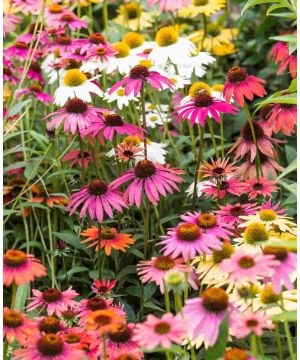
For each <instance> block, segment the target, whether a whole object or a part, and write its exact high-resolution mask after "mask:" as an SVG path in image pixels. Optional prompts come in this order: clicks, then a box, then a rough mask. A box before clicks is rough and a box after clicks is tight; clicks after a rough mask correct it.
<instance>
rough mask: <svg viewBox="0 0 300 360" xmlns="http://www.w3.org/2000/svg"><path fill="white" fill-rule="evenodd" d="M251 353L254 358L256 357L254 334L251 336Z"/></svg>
mask: <svg viewBox="0 0 300 360" xmlns="http://www.w3.org/2000/svg"><path fill="white" fill-rule="evenodd" d="M250 341H251V352H252V355H253V356H254V357H257V342H256V336H255V334H254V333H252V334H251V340H250Z"/></svg>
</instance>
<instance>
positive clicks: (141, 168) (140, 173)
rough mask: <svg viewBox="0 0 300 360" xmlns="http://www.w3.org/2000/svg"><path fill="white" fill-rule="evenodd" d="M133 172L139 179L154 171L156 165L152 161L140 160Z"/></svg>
mask: <svg viewBox="0 0 300 360" xmlns="http://www.w3.org/2000/svg"><path fill="white" fill-rule="evenodd" d="M134 172H135V175H136V177H138V178H140V179H145V178H147V177H150V176H152V175H154V174H155V173H156V167H155V165H154V164H153V162H152V161H149V160H141V161H139V162H138V163H137V164H136V166H135V168H134Z"/></svg>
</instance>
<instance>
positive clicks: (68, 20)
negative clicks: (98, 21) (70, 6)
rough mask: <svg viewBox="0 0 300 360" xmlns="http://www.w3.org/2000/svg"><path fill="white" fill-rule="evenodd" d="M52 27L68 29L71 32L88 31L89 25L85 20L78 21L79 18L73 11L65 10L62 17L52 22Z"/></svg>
mask: <svg viewBox="0 0 300 360" xmlns="http://www.w3.org/2000/svg"><path fill="white" fill-rule="evenodd" d="M51 26H53V27H58V28H59V27H65V28H66V27H68V28H69V29H70V30H71V31H75V30H77V29H86V28H87V27H88V23H87V22H86V21H84V20H80V19H78V17H77V16H76V15H75V14H73V13H72V12H71V11H68V10H65V11H64V13H63V14H62V15H61V16H60V17H55V18H53V19H52V20H51Z"/></svg>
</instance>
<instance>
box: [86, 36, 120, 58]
mask: <svg viewBox="0 0 300 360" xmlns="http://www.w3.org/2000/svg"><path fill="white" fill-rule="evenodd" d="M79 41H80V40H79ZM83 48H84V47H83ZM81 51H82V50H81ZM117 53H118V52H117V51H116V50H115V47H114V46H113V45H111V44H108V43H106V44H100V45H97V46H95V47H93V48H90V49H88V50H87V52H86V57H87V59H89V60H96V61H97V60H98V61H99V60H100V61H102V62H108V61H109V60H110V59H111V58H113V57H114V56H115V55H116V54H117Z"/></svg>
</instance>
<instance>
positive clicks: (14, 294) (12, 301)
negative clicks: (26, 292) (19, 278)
mask: <svg viewBox="0 0 300 360" xmlns="http://www.w3.org/2000/svg"><path fill="white" fill-rule="evenodd" d="M17 289H18V286H17V284H16V283H15V282H14V281H13V283H12V294H11V304H10V308H11V309H14V307H15V305H16V295H17Z"/></svg>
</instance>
